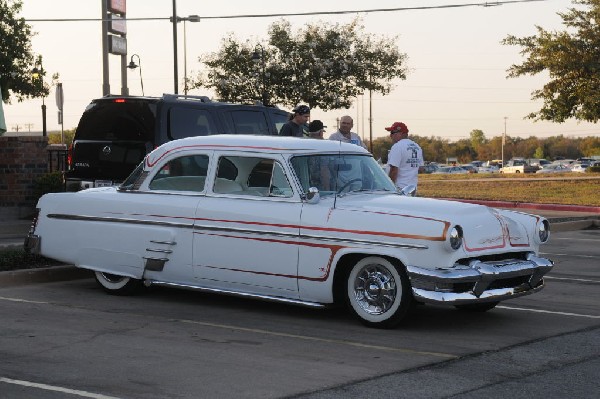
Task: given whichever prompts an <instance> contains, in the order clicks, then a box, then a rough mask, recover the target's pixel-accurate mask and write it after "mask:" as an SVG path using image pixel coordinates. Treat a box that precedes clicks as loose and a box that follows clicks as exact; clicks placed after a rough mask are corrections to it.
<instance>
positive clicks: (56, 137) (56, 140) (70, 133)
mask: <svg viewBox="0 0 600 399" xmlns="http://www.w3.org/2000/svg"><path fill="white" fill-rule="evenodd" d="M63 133H64V136H65V142H64V144H66V145H67V146H69V144H71V143H72V142H73V137H74V136H75V129H68V130H65V131H64V132H63ZM60 139H61V136H60V132H53V133H49V134H48V144H62V143H61V142H60Z"/></svg>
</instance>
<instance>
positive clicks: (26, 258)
mask: <svg viewBox="0 0 600 399" xmlns="http://www.w3.org/2000/svg"><path fill="white" fill-rule="evenodd" d="M61 264H62V262H59V261H57V260H54V259H49V258H45V257H43V256H39V255H33V254H29V253H27V252H25V251H24V250H23V249H20V248H7V249H0V272H4V271H9V270H18V269H37V268H40V267H48V266H57V265H61Z"/></svg>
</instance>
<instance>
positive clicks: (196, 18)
mask: <svg viewBox="0 0 600 399" xmlns="http://www.w3.org/2000/svg"><path fill="white" fill-rule="evenodd" d="M175 1H176V0H173V16H172V17H170V18H169V21H171V22H172V23H173V57H174V65H175V66H174V68H175V70H174V72H175V78H174V79H175V94H177V93H178V90H179V89H178V87H179V84H178V83H179V82H178V80H179V76H178V73H177V69H178V65H177V24H178V23H179V22H182V21H183V75H184V81H183V92H184V94H185V95H186V96H187V93H188V82H187V37H186V36H187V33H186V27H185V23H186V21H189V22H200V17H199V16H198V15H189V16H187V17H178V16H177V13H176V11H175Z"/></svg>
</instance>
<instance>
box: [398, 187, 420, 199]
mask: <svg viewBox="0 0 600 399" xmlns="http://www.w3.org/2000/svg"><path fill="white" fill-rule="evenodd" d="M400 194H401V195H406V196H407V197H414V196H415V195H416V194H417V187H415V186H413V185H412V184H409V185H408V186H406V187H404V188H403V189H402V190H400Z"/></svg>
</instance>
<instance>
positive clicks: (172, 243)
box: [150, 240, 177, 245]
mask: <svg viewBox="0 0 600 399" xmlns="http://www.w3.org/2000/svg"><path fill="white" fill-rule="evenodd" d="M150 242H151V243H154V244H165V245H177V243H176V242H175V241H157V240H150Z"/></svg>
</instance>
